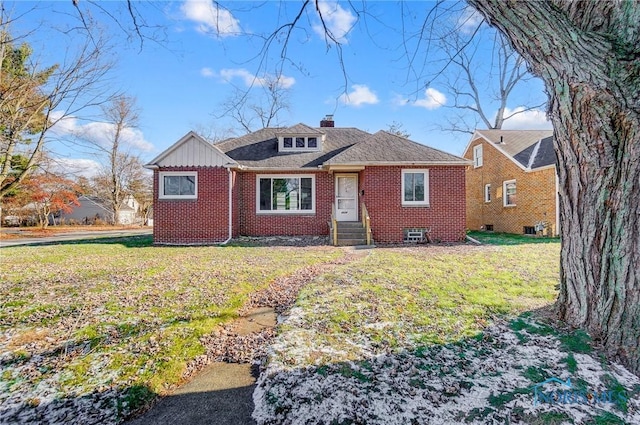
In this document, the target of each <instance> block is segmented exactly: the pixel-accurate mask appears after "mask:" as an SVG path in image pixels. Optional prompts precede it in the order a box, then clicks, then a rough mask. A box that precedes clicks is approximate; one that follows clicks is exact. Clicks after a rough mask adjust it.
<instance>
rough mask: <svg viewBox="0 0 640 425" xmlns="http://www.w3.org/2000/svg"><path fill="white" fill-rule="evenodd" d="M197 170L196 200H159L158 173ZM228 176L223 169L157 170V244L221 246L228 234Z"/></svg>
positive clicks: (155, 229) (188, 168)
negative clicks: (219, 244) (214, 244)
mask: <svg viewBox="0 0 640 425" xmlns="http://www.w3.org/2000/svg"><path fill="white" fill-rule="evenodd" d="M162 171H197V172H198V193H197V199H184V200H172V199H158V189H159V173H160V172H162ZM228 184H229V176H228V173H227V169H226V168H222V167H171V168H161V169H159V170H154V184H153V194H154V195H153V199H154V202H153V215H154V217H153V218H154V226H153V240H154V243H156V244H170V245H197V244H213V243H219V242H222V241H224V240H226V239H227V237H228V232H229V228H228V225H229V218H228V217H229V209H228V208H229V202H228V197H229V196H228V194H229V189H228V187H229V186H228Z"/></svg>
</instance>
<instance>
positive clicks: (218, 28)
mask: <svg viewBox="0 0 640 425" xmlns="http://www.w3.org/2000/svg"><path fill="white" fill-rule="evenodd" d="M181 10H182V13H184V16H185V17H186V18H187V19H189V20H191V21H193V22H195V23H197V24H198V26H197V27H196V29H197V30H198V31H200V32H201V33H204V34H210V33H214V34H216V35H219V36H221V37H226V36H230V35H236V34H239V33H240V22H239V21H238V20H237V19H236V18H234V17H233V15H232V14H231V12H229V11H228V10H226V9H224V8H222V7H220V6H218V4H217V3H215V2H214V1H212V0H186V1H185V2H184V3H183V4H182V7H181Z"/></svg>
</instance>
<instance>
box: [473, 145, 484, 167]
mask: <svg viewBox="0 0 640 425" xmlns="http://www.w3.org/2000/svg"><path fill="white" fill-rule="evenodd" d="M478 167H482V145H478V146H474V148H473V168H478Z"/></svg>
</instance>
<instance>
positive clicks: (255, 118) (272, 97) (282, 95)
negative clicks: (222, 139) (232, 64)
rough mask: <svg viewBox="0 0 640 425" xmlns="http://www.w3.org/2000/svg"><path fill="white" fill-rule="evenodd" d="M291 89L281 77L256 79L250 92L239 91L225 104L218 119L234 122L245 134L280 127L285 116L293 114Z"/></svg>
mask: <svg viewBox="0 0 640 425" xmlns="http://www.w3.org/2000/svg"><path fill="white" fill-rule="evenodd" d="M290 92H291V89H290V88H289V87H286V86H285V84H284V83H283V81H282V77H281V76H279V75H266V76H265V77H264V78H261V79H258V78H256V79H255V80H254V82H253V84H252V85H251V87H249V88H240V87H237V86H236V87H235V88H234V90H233V93H232V94H231V95H230V96H229V97H228V98H227V99H226V100H224V101H223V102H222V104H221V107H220V109H221V111H222V113H219V114H215V115H214V117H215V118H216V119H218V120H219V119H222V118H231V120H232V121H233V122H234V123H235V124H236V125H237V126H239V130H240V131H241V132H243V133H250V132H252V131H255V130H258V129H261V128H267V127H271V126H279V125H281V124H282V121H283V117H282V115H283V113H285V112H288V111H289V99H290Z"/></svg>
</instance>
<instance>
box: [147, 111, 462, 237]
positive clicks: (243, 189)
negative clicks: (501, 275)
mask: <svg viewBox="0 0 640 425" xmlns="http://www.w3.org/2000/svg"><path fill="white" fill-rule="evenodd" d="M469 164H470V162H469V161H467V160H465V159H463V158H460V157H458V156H455V155H451V154H449V153H446V152H442V151H439V150H436V149H433V148H430V147H428V146H425V145H422V144H419V143H416V142H412V141H410V140H408V139H405V138H402V137H399V136H396V135H393V134H390V133H387V132H385V131H380V132H378V133H375V134H370V133H367V132H365V131H362V130H359V129H357V128H338V127H335V126H334V122H333V119H332V118H330V117H327V118H326V119H324V120H322V122H321V125H320V127H319V128H312V127H309V126H306V125H304V124H297V125H294V126H292V127H286V128H266V129H262V130H258V131H256V132H253V133H249V134H247V135H245V136H241V137H237V138H232V139H228V140H225V141H222V142H219V143H217V144H210V143H207V142H206V141H204V140H203V139H202V138H201V137H199V136H198V135H196V134H195V133H193V132H190V133H188V134H187V135H186V136H184V137H183V138H182V139H180V140H179V141H178V142H177V143H175V144H174V145H173V146H171V147H170V148H168V149H167V150H166V151H164V152H163V153H161V154H160V155H159V156H158V157H157V158H155V159H154V160H153V161H151V162H150V163H149V164H147V167H148V168H151V169H153V170H154V206H153V210H154V242H155V243H157V244H209V243H220V242H224V241H227V240H228V239H229V238H231V237H236V236H275V235H284V236H287V235H299V236H302V235H324V236H331V239H330V240H332V241H333V242H334V243H337V244H341V245H349V244H361V243H367V242H368V238H367V236H369V237H373V239H374V240H375V241H376V242H380V243H398V242H402V241H403V240H407V241H413V240H424V239H426V238H429V239H430V240H441V241H458V240H461V239H463V238H464V235H465V217H466V215H465V206H466V202H465V168H466V166H467V165H469ZM367 211H368V214H367ZM367 217H368V220H367ZM367 222H369V223H370V227H368V226H367V225H366V224H367ZM368 229H370V231H369V232H367V230H368ZM334 230H335V232H334ZM336 239H337V240H336ZM369 239H370V238H369Z"/></svg>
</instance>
